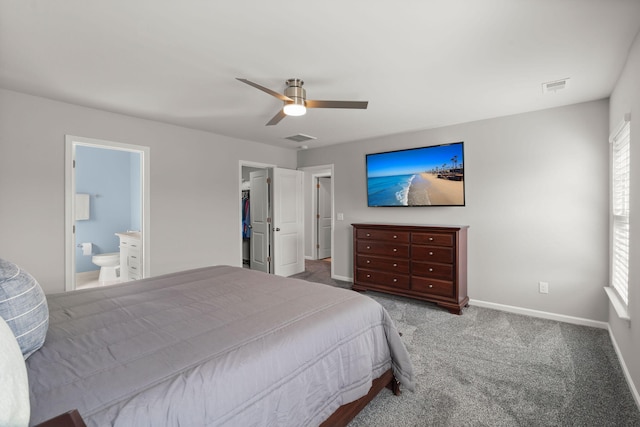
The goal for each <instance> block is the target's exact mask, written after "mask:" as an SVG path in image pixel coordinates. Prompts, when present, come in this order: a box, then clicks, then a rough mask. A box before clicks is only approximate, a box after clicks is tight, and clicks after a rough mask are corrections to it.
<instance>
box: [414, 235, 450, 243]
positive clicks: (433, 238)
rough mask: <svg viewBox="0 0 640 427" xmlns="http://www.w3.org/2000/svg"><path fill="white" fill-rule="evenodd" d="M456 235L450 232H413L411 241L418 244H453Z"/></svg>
mask: <svg viewBox="0 0 640 427" xmlns="http://www.w3.org/2000/svg"><path fill="white" fill-rule="evenodd" d="M453 242H454V235H453V234H450V233H412V234H411V243H414V244H418V245H435V246H453Z"/></svg>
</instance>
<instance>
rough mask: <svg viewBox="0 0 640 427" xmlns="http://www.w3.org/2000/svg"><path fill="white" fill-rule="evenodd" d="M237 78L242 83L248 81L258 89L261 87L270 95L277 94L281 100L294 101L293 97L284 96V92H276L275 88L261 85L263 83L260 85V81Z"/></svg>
mask: <svg viewBox="0 0 640 427" xmlns="http://www.w3.org/2000/svg"><path fill="white" fill-rule="evenodd" d="M236 80H239V81H241V82H242V83H246V84H248V85H249V86H253V87H255V88H256V89H260V90H261V91H263V92H266V93H268V94H269V95H271V96H275V97H276V98H278V99H279V100H281V101H289V102H292V101H293V99H291V98H289V97H288V96H284V95H283V94H281V93H278V92H276V91H274V90H271V89H269V88H268V87H264V86H261V85H259V84H258V83H254V82H252V81H250V80H247V79H241V78H238V77H236Z"/></svg>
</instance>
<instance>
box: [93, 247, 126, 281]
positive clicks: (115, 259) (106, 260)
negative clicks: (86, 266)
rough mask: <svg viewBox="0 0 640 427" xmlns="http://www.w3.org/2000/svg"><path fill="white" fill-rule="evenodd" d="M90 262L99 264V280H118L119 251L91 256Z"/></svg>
mask: <svg viewBox="0 0 640 427" xmlns="http://www.w3.org/2000/svg"><path fill="white" fill-rule="evenodd" d="M91 262H93V263H94V264H95V265H98V266H100V275H99V276H98V281H99V282H116V281H118V280H119V279H118V268H120V253H119V252H111V253H107V254H97V255H94V256H93V257H92V258H91Z"/></svg>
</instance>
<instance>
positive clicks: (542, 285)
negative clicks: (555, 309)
mask: <svg viewBox="0 0 640 427" xmlns="http://www.w3.org/2000/svg"><path fill="white" fill-rule="evenodd" d="M538 290H539V291H540V293H541V294H548V293H549V283H547V282H538Z"/></svg>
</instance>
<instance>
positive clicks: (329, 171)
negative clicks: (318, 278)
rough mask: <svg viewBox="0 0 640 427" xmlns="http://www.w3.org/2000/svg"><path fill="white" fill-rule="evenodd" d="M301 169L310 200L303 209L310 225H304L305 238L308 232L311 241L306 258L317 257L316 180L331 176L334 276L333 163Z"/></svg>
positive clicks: (332, 265)
mask: <svg viewBox="0 0 640 427" xmlns="http://www.w3.org/2000/svg"><path fill="white" fill-rule="evenodd" d="M300 170H301V171H303V172H304V173H305V175H307V176H308V177H309V178H308V181H307V182H308V184H307V185H306V188H305V189H304V193H305V198H306V197H307V196H306V194H309V195H310V196H309V200H310V201H311V203H310V204H308V205H307V206H309V210H308V211H306V210H305V222H306V218H310V227H305V232H307V233H305V238H306V234H310V237H311V238H310V239H309V241H310V242H311V256H308V257H307V259H312V260H316V259H318V251H317V245H318V233H317V230H318V218H316V212H317V210H318V193H317V191H315V190H316V188H315V185H316V182H317V179H318V178H321V177H331V258H332V262H331V277H332V278H333V276H334V267H335V263H334V262H333V254H334V253H335V250H334V244H335V229H336V228H335V225H336V224H335V221H336V211H335V209H336V203H335V179H333V175H334V170H333V163H332V164H328V165H319V166H309V167H303V168H300Z"/></svg>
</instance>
